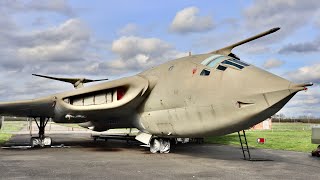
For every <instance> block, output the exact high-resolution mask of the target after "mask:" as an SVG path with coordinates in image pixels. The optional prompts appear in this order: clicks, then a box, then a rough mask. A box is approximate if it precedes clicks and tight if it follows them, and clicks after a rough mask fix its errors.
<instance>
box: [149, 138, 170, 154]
mask: <svg viewBox="0 0 320 180" xmlns="http://www.w3.org/2000/svg"><path fill="white" fill-rule="evenodd" d="M150 152H151V153H157V152H160V153H169V152H170V139H165V138H155V139H152V140H151V142H150Z"/></svg>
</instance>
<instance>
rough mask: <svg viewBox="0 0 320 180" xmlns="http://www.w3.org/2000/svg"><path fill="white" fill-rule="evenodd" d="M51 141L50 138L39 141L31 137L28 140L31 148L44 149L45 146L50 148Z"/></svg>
mask: <svg viewBox="0 0 320 180" xmlns="http://www.w3.org/2000/svg"><path fill="white" fill-rule="evenodd" d="M51 143H52V140H51V138H50V137H45V138H44V139H41V138H39V137H32V138H31V139H30V144H31V147H45V146H51Z"/></svg>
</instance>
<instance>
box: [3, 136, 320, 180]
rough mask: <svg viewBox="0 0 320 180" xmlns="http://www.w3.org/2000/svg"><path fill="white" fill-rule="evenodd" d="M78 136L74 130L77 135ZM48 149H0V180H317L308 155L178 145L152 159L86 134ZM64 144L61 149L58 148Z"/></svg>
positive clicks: (22, 142)
mask: <svg viewBox="0 0 320 180" xmlns="http://www.w3.org/2000/svg"><path fill="white" fill-rule="evenodd" d="M77 132H78V131H77ZM50 137H51V138H52V140H53V147H51V148H33V149H31V148H29V146H28V143H29V139H30V135H29V134H22V133H19V134H17V135H15V136H14V137H13V138H11V140H10V141H9V142H8V143H7V144H6V145H5V146H4V147H2V148H1V149H0V175H1V177H0V179H319V178H320V158H316V157H311V156H310V154H309V153H301V152H291V151H278V150H266V149H251V154H252V157H253V158H261V159H264V160H267V161H245V160H243V159H242V152H241V150H240V148H239V147H234V146H226V145H212V144H179V145H176V146H174V147H172V149H171V152H170V153H169V154H151V153H150V152H149V149H148V148H146V147H142V146H140V144H139V143H138V142H133V141H130V142H129V143H127V142H126V141H120V140H108V141H106V142H105V141H98V142H94V141H93V140H92V138H91V134H90V133H87V132H83V133H68V134H63V133H61V132H60V133H57V134H54V133H52V132H51V134H50ZM62 144H63V145H62Z"/></svg>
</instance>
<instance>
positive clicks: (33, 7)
mask: <svg viewBox="0 0 320 180" xmlns="http://www.w3.org/2000/svg"><path fill="white" fill-rule="evenodd" d="M0 10H2V11H4V12H7V13H10V14H12V13H25V12H32V11H37V12H55V13H59V14H64V15H66V16H73V15H74V11H73V9H72V8H71V7H70V6H69V5H68V3H67V1H66V0H54V1H47V0H31V1H22V0H18V1H0Z"/></svg>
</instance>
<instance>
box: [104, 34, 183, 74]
mask: <svg viewBox="0 0 320 180" xmlns="http://www.w3.org/2000/svg"><path fill="white" fill-rule="evenodd" d="M111 49H112V51H113V52H114V53H116V54H117V55H118V56H119V59H117V60H114V61H112V62H111V63H109V64H107V65H106V66H108V67H109V68H110V69H113V68H114V69H118V70H121V69H125V70H133V71H137V70H143V69H145V68H148V67H151V66H154V65H156V64H160V63H162V62H164V61H166V60H170V59H171V58H172V59H173V58H177V57H182V56H185V55H186V53H181V52H178V51H176V50H175V48H173V47H172V46H171V45H170V44H169V43H167V42H165V41H163V40H160V39H158V38H142V37H137V36H123V37H120V38H119V39H117V40H115V41H113V43H112V48H111Z"/></svg>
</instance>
